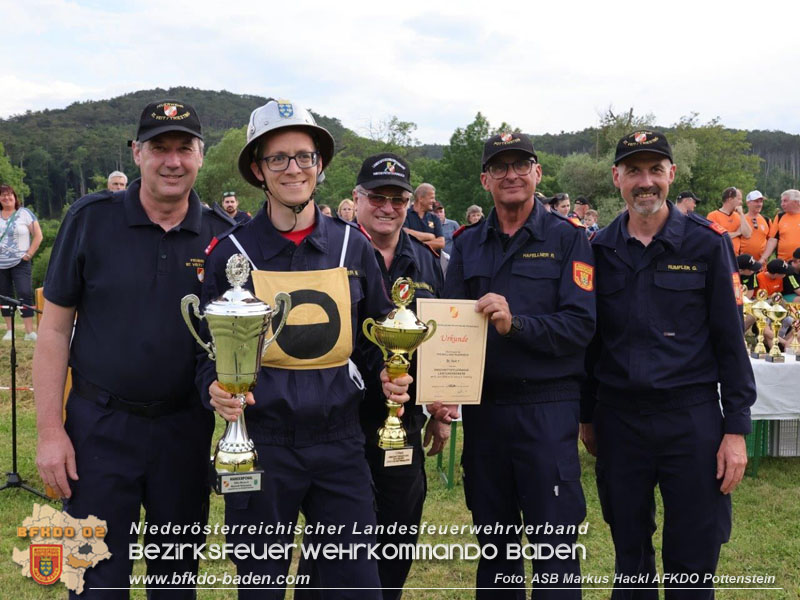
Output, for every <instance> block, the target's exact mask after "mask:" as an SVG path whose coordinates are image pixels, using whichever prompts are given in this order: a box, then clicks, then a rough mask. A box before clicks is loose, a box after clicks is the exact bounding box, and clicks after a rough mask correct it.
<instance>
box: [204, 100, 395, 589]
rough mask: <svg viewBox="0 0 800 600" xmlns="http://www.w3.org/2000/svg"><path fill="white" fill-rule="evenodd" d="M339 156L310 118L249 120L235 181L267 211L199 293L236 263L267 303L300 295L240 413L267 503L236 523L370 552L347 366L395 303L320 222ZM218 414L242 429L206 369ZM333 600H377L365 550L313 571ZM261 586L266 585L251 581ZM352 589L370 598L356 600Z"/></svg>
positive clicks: (230, 506) (360, 238)
mask: <svg viewBox="0 0 800 600" xmlns="http://www.w3.org/2000/svg"><path fill="white" fill-rule="evenodd" d="M332 157H333V138H332V137H331V135H330V134H329V133H328V132H327V131H326V130H325V129H323V128H322V127H319V126H318V125H316V123H315V122H314V119H313V117H312V116H311V114H310V113H309V112H308V111H307V110H305V109H303V108H301V107H299V106H297V105H295V104H292V103H290V102H287V101H278V102H275V101H271V102H269V103H267V104H266V105H264V106H262V107H260V108H258V109H256V110H255V111H253V113H252V115H251V118H250V124H249V126H248V130H247V144H246V145H245V147H244V148H243V149H242V152H241V154H240V156H239V171H240V173H241V174H242V176H243V177H244V178H245V180H247V181H248V183H250V184H252V185H254V186H256V187H259V188H261V189H262V190H263V191H264V194H265V196H266V203H265V206H264V208H262V209H261V211H259V213H258V214H257V215H256V216H255V217H254V218H253V220H252V221H250V222H249V223H247V224H245V225H243V226H241V227H238V228H236V229H234V231H233V232H232V233H229V234H228V235H226V236H224V238H223V239H222V240H221V241H220V242H219V243H218V244H217V245H216V246H215V248H213V249H212V250H211V252H210V254H209V258H208V269H207V275H206V279H205V283H204V285H203V296H202V297H203V300H202V302H203V304H205V303H206V302H209V301H211V300H213V299H214V298H216V297H218V296H220V295H221V294H222V293H223V292H224V291H225V290H226V289H227V288H228V287H229V284H228V282H227V280H226V278H225V264H226V262H227V260H228V258H229V257H230V256H231V255H232V254H235V253H237V252H238V253H242V254H244V255H245V256H246V257H247V258H248V259H249V260H250V262H251V264H252V266H253V267H254V270H253V272H251V280H250V281H249V282H248V285H249V286H250V287H251V289H253V290H254V292H255V293H256V295H257V296H259V297H260V298H263V299H264V300H265V301H267V302H272V299H273V298H274V297H275V294H276V293H277V292H278V291H285V292H288V293H289V294H290V295H291V296H292V309H291V311H290V313H289V316H288V319H287V322H286V326H285V327H284V328H283V330H282V332H281V334H280V335H279V336H278V338H277V339H276V341H275V343H274V344H272V345H270V346H269V348H268V350H267V353H266V355H265V358H264V360H263V361H262V365H263V366H262V368H261V370H260V372H259V377H258V382H257V384H256V387H255V389H254V390H253V393H252V394H248V403H249V404H251V405H252V406H250V407H248V408H247V410H246V411H245V419H246V422H247V429H248V432H249V434H250V436H251V438H252V439H253V441H254V442H255V445H256V450H257V452H258V456H259V461H260V463H261V465H262V466H263V467H264V470H265V473H264V475H263V489H262V490H261V491H260V492H252V493H237V494H229V495H227V496H226V498H225V500H226V503H225V507H226V508H225V519H226V523H227V524H228V525H254V526H259V525H261V524H267V525H270V526H275V525H286V524H291V523H296V521H297V517H298V512H299V511H300V510H301V509H302V511H303V513H304V515H305V517H306V521H307V523H309V524H311V525H312V526H316V525H317V524H321V525H324V526H330V528H332V529H333V532H331V531H330V529H328V531H326V532H324V533H319V532H315V533H313V534H312V535H310V536H309V538H310V539H309V540H308V541H309V543H313V544H325V543H334V544H341V545H342V546H343V547H347V545H348V544H350V543H364V544H369V543H371V542H374V539H375V538H374V535H364V534H359V533H356V532H354V528H355V529H356V530H357V531H364V530H365V529H366V528H367V527H370V526H373V528H374V524H375V510H374V499H373V493H372V488H371V483H370V472H369V467H368V466H367V462H366V459H365V457H364V436H363V434H362V432H361V426H360V424H359V403H360V402H361V399H362V397H363V389H364V383H363V380H362V377H361V375H360V373H359V371H358V369H357V368H356V366H355V364H354V363H353V362H352V361H351V360H350V356H351V353H352V347H353V342H354V341H355V339H356V337H357V332H358V331H360V328H361V323H362V321H363V319H364V318H365V317H368V316H371V317H373V318H376V319H382V318H383V317H385V316H386V314H387V313H388V312H389V311H390V310H391V308H392V304H391V302H390V301H389V299H388V296H387V295H386V293H385V292H384V290H383V286H381V285H378V284H377V283H378V282H379V281H381V277H382V275H381V271H380V269H379V267H378V263H377V262H376V260H375V253H374V251H373V249H372V246H371V245H370V243H369V241H368V240H367V238H366V236H364V235H363V233H362V232H361V231H360V230H359V229H358V227H357V226H356V225H352V224H349V223H345V222H343V221H341V220H339V219H328V218H323V216H322V213H321V212H320V211H319V210H318V209H317V207H316V205H315V203H314V202H313V193H314V190H315V187H316V184H317V181H318V178H319V177H320V176H321V174H322V169H323V167H325V166H327V164H329V162H330V160H331V158H332ZM380 377H381V381H382V389H383V394H384V397H386V396H389V397H391V398H392V399H393V400H396V401H399V402H405V401H407V400H408V394H407V388H408V383H409V382H410V381H411V377H410V376H408V375H406V376H403V377H402V378H398V379H396V380H395V381H394V382H390V381H389V379H388V377H387V376H386V374H385V371H383V372H381V373H380ZM198 378H199V383H200V388H201V390H205V391H206V393H207V394H210V399H209V401H210V405H211V406H212V407H213V408H214V409H215V410H216V411H217V412H218V413H219V414H221V415H222V416H223V417H225V418H227V419H229V420H234V419H235V418H236V417H237V416H238V414H239V411H240V410H241V408H240V407H239V405H238V402H237V401H236V400H235V399H234V398H232V397H231V396H230V394H227V393H225V392H224V391H223V390H222V389H221V388H220V387H219V384H218V383H217V382H216V381H214V379H215V375H214V365H213V364H212V363H211V362H210V361H208V360H206V361H205V362H204V363H203V364H202V365H201V368H200V372H199V374H198ZM294 535H295V532H294V530H289V531H286V530H283V531H264V532H261V531H256V532H250V531H247V532H234V533H231V534H230V535H228V542H230V543H234V544H237V543H245V544H250V543H253V544H256V546H259V547H260V546H261V545H262V544H263V543H264V542H265V541H266V542H267V543H292V542H293V540H294ZM235 562H236V566H237V569H238V572H239V573H240V574H242V575H244V574H246V573H256V574H262V575H266V574H269V575H272V576H273V581H276V579H275V578H276V577H277V576H279V575H283V574H285V573H286V572H287V570H288V567H289V562H290V561H289V559H288V557H285V558H280V559H276V560H272V559H265V558H264V557H261V558H259V557H255V556H250V557H241V558H240V557H237V558H236V559H235ZM317 566H318V569H319V573H320V584H321V587H323V588H325V589H326V592H325V598H355V597H357V598H379V597H380V591H379V589H378V588H379V587H380V582H379V579H378V570H377V564H376V562H375V561H374V560H372V559H370V557H369V556H368V555H367V554H366V553H365V552H359V553H358V554H357V557H356V558H355V559H348V558H342V559H336V560H322V559H320V560H319V561H318V563H317ZM255 585H256V587H258V584H257V583H255ZM282 587H285V586H281V587H276V588H274V589H273V590H268V591H264V590H263V589H257V590H256V589H247V588H245V587H240V589H239V596H240V597H251V596H252V597H258V598H264V597H270V598H272V597H274V598H282V597H283V595H284V589H282ZM353 588H373V589H372V590H366V589H365V590H361V591H356V590H354V589H353Z"/></svg>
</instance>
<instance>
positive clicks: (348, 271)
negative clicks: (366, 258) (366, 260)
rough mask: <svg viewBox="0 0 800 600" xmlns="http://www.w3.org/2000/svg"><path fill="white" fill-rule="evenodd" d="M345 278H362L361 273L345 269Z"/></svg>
mask: <svg viewBox="0 0 800 600" xmlns="http://www.w3.org/2000/svg"><path fill="white" fill-rule="evenodd" d="M347 276H348V277H363V274H362V273H361V271H359V270H357V269H347Z"/></svg>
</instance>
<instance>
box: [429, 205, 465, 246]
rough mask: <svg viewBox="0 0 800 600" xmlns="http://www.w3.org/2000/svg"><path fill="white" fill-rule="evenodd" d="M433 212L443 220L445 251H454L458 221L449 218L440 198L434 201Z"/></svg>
mask: <svg viewBox="0 0 800 600" xmlns="http://www.w3.org/2000/svg"><path fill="white" fill-rule="evenodd" d="M433 212H434V214H435V215H436V216H437V217H439V220H440V221H441V222H442V234H443V235H444V251H445V252H447V254H448V255H450V254H452V253H453V233H455V231H456V229H458V228H459V224H458V221H455V220H453V219H448V218H447V215H445V209H444V206H443V205H442V204H441V202H439V201H438V200H436V201H434V203H433Z"/></svg>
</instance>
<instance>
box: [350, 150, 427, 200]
mask: <svg viewBox="0 0 800 600" xmlns="http://www.w3.org/2000/svg"><path fill="white" fill-rule="evenodd" d="M356 185H360V186H361V187H363V188H364V189H365V190H374V189H375V188H379V187H381V186H383V185H393V186H395V187H399V188H403V189H404V190H406V191H409V192H413V191H414V188H413V187H412V186H411V167H409V166H408V163H407V162H406V161H405V160H403V159H402V158H400V157H399V156H397V155H396V154H392V153H391V152H383V153H381V154H375V155H374V156H370V157H367V158H366V159H365V160H364V162H363V163H362V164H361V170H360V171H359V172H358V177H357V178H356Z"/></svg>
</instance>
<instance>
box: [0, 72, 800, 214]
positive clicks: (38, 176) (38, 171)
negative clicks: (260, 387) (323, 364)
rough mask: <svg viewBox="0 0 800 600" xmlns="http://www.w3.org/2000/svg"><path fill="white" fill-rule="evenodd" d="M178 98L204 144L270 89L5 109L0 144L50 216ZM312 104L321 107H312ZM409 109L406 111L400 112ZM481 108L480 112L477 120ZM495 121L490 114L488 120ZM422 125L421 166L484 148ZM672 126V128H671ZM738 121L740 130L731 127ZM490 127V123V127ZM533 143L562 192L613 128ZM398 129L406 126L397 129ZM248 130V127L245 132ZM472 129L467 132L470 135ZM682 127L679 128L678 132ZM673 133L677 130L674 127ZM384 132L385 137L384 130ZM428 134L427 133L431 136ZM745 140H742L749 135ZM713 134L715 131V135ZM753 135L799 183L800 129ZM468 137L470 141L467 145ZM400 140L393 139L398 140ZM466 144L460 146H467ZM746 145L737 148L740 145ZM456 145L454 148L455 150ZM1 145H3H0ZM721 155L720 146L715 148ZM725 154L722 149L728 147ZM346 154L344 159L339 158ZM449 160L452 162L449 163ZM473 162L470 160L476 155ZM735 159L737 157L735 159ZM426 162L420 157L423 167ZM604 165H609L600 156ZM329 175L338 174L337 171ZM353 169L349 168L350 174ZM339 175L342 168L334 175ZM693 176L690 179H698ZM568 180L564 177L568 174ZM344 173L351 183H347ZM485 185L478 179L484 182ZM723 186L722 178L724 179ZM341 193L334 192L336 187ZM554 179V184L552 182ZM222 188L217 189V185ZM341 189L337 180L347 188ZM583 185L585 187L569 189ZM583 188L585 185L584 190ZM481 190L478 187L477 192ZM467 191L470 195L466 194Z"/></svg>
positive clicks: (413, 145)
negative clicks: (572, 169) (153, 106)
mask: <svg viewBox="0 0 800 600" xmlns="http://www.w3.org/2000/svg"><path fill="white" fill-rule="evenodd" d="M168 98H174V99H179V100H183V101H186V102H188V103H190V104H192V105H193V106H194V107H195V108H197V111H198V112H199V113H200V117H201V120H202V122H203V127H204V136H205V140H206V150H207V151H208V150H209V149H210V148H211V147H212V146H214V145H215V144H216V143H217V142H219V141H220V140H221V139H222V137H223V135H224V134H225V133H226V132H227V131H229V130H231V129H233V128H238V129H241V128H243V126H244V125H245V123H247V120H248V118H249V116H250V112H251V111H252V110H253V108H255V107H257V106H260V105H262V104H264V103H265V102H266V101H267V100H268V99H267V98H264V97H261V96H253V95H242V94H234V93H231V92H227V91H209V90H199V89H195V88H188V87H176V88H170V89H158V88H157V89H151V90H141V91H138V92H133V93H130V94H125V95H123V96H118V97H116V98H111V99H109V100H100V101H89V102H76V103H74V104H72V105H70V106H68V107H67V108H65V109H59V110H44V111H39V112H31V111H28V112H27V113H25V114H23V115H17V116H14V117H11V118H9V119H0V144H2V145H3V146H4V148H5V154H6V155H7V156H8V158H9V159H10V162H11V164H13V165H14V166H17V167H22V168H23V169H24V183H25V185H27V186H28V188H29V191H28V193H27V194H26V198H25V200H26V203H28V204H29V205H31V206H33V208H34V210H35V211H36V213H37V214H38V215H39V216H40V217H43V218H48V217H55V218H58V217H59V216H60V214H61V211H62V208H63V206H64V204H65V203H70V202H72V201H73V200H74V199H76V198H78V197H80V196H81V195H83V194H84V193H86V192H87V191H88V190H90V189H93V188H97V187H98V186H100V185H102V182H103V181H104V179H105V176H106V175H107V174H108V173H110V172H111V171H113V170H116V169H119V170H122V171H124V172H126V173H127V174H128V175H129V176H131V177H135V176H137V173H138V169H137V168H136V167H135V165H134V164H133V161H132V159H131V153H130V149H129V148H128V140H130V139H132V138H133V137H134V135H135V133H136V125H137V122H138V118H139V115H140V113H141V110H142V108H143V107H144V106H145V105H146V104H147V103H148V102H152V101H154V100H161V99H168ZM310 108H312V109H313V108H314V107H310ZM314 114H315V117H316V118H317V119H318V122H319V123H320V124H321V125H323V126H324V127H326V128H327V129H328V130H329V131H330V132H331V133H332V134H333V136H334V138H335V139H336V146H337V149H338V150H342V156H343V158H344V157H348V158H347V159H348V160H350V162H353V161H355V162H353V165H355V166H352V165H350V166H352V169H350V170H357V164H356V163H357V162H358V160H360V159H361V158H363V155H364V152H366V151H367V150H368V149H375V148H373V146H374V144H373V145H370V143H369V140H367V139H366V138H363V137H361V136H359V135H358V134H356V133H355V132H353V131H350V130H348V129H346V128H345V127H343V126H342V123H341V122H340V121H339V120H338V119H337V118H335V117H328V116H323V115H319V114H317V113H314ZM402 117H403V115H400V119H402ZM481 118H482V117H480V114H479V116H478V119H477V120H476V123H477V122H478V121H480V119H481ZM487 126H488V124H487ZM415 128H416V126H415V125H414V124H413V123H410V122H405V121H400V120H399V119H398V118H397V117H393V119H392V121H391V122H390V123H389V130H388V133H389V135H388V140H389V141H394V142H397V143H399V146H397V148H398V150H400V151H402V152H404V153H406V154H407V156H408V158H409V159H410V160H412V162H414V163H415V170H416V171H417V172H418V173H420V174H422V175H427V176H432V175H433V174H434V173H435V172H436V171H435V164H434V163H439V162H441V159H442V158H443V157H444V158H445V159H446V160H450V162H451V163H457V162H458V161H457V160H456V158H455V155H454V154H453V150H454V148H455V147H454V146H453V144H454V143H455V144H461V145H462V146H464V148H470V149H471V150H470V152H472V151H475V152H478V153H479V152H480V150H479V148H478V147H477V146H476V148H474V149H472V147H471V146H470V143H471V142H467V140H468V139H469V138H470V135H474V134H477V133H478V129H476V128H475V123H473V125H469V126H467V127H466V128H465V129H459V130H457V131H456V132H455V133H454V137H453V139H451V144H450V145H437V144H421V145H420V144H419V142H417V141H416V140H414V139H413V135H412V134H413V132H414V129H415ZM666 131H667V133H669V134H671V133H672V130H671V129H667V130H666ZM728 131H732V130H728ZM386 133H387V132H380V131H376V132H374V133H371V134H370V135H371V136H372V137H374V139H375V140H379V139H383V138H385V137H386V136H385V135H384V134H386ZM484 133H485V132H484ZM531 133H532V137H533V139H534V144H535V146H536V148H537V149H538V150H539V151H540V153H549V154H550V155H553V156H554V157H556V158H554V159H551V160H550V162H551V163H552V164H548V165H545V166H546V167H547V169H548V173H547V174H548V175H550V176H551V177H550V179H551V182H550V184H549V186H548V185H545V182H543V183H542V187H543V191H545V192H548V193H554V191H555V190H556V189H561V188H564V189H566V187H569V186H565V184H566V183H569V181H568V180H566V179H565V178H564V177H558V178H557V177H556V175H557V174H558V171H559V170H558V164H559V163H558V160H556V159H557V157H566V156H569V155H572V154H584V155H588V156H587V158H588V157H589V156H591V157H593V158H594V159H598V160H600V159H602V158H603V155H604V154H606V153H607V152H608V150H609V148H608V140H606V139H604V138H605V137H607V135H606V133H607V132H606V133H604V132H603V130H602V129H601V128H600V127H588V128H586V129H584V130H582V131H577V132H561V133H558V134H537V133H536V132H531ZM398 134H399V135H398ZM242 135H243V134H242ZM465 136H466V137H465ZM676 137H678V138H679V137H680V136H676ZM670 139H673V138H672V137H671V138H670ZM453 140H455V142H454V141H453ZM384 141H386V140H385V139H384ZM423 141H424V140H423ZM743 141H744V140H743ZM708 142H709V143H711V142H713V140H711V139H709V140H708ZM746 142H749V146H747V144H746V147H743V148H742V151H743V152H744V153H745V154H747V155H751V154H755V155H757V156H759V157H760V159H761V161H760V163H759V165H758V166H756V167H755V170H756V172H754V173H753V176H754V178H753V179H752V180H751V181H750V183H754V184H755V185H756V186H758V188H759V189H761V191H762V192H764V193H765V194H766V195H767V196H768V197H772V198H775V196H776V194H779V193H780V191H781V190H783V189H787V188H789V187H796V186H797V185H798V182H800V136H798V135H793V134H788V133H784V132H780V131H777V132H775V131H748V132H746ZM465 144H466V145H465ZM392 147H394V146H392ZM698 147H699V148H700V150H701V152H700V154H699V155H698V157H697V159H696V162H697V165H695V169H694V170H695V172H696V173H699V172H700V171H701V170H702V168H703V164H702V162H703V160H704V158H706V157H707V156H708V157H710V156H712V154H709V153H708V151H707V149H708V148H709V147H710V146H708V144H707V143H706V142H704V141H703V140H702V139H700V146H698ZM464 148H462V150H463V149H464ZM737 151H738V150H737ZM448 152H450V153H451V156H449V158H448V156H447V153H448ZM0 154H2V152H0ZM714 156H717V155H716V154H714ZM719 156H723V155H722V154H721V155H719ZM420 159H430V161H433V162H430V161H429V162H428V163H425V162H424V160H423V161H422V162H420V163H418V162H416V161H418V160H420ZM339 162H341V161H339ZM448 164H449V163H448ZM469 164H470V165H471V164H472V163H469ZM731 164H733V163H731ZM417 165H421V167H419V168H418V167H417ZM602 168H603V172H604V173H605V172H607V170H608V169H607V166H606V165H605V164H603V165H602ZM330 175H331V176H332V175H334V174H333V173H330ZM350 175H351V174H350V173H349V171H348V173H347V177H350ZM329 178H330V179H332V180H334V179H335V178H334V177H329ZM345 179H347V178H343V183H342V185H341V186H339V187H341V188H342V189H343V190H344V189H345V188H346V187H347V186H350V185H352V181H350V179H347V180H346V181H345ZM695 179H697V177H696V176H695V177H693V178H692V180H691V181H690V182H688V183H691V184H693V185H698V186H699V184H698V183H697V182H696V181H695ZM562 180H564V181H562ZM345 183H346V185H345ZM476 185H477V184H476ZM726 185H730V183H726V182H723V181H719V182H713V185H708V186H706V187H708V190H704V191H706V193H707V194H711V193H712V191H713V194H715V195H716V193H717V192H718V191H719V190H717V188H720V189H722V188H724V187H725V186H726ZM720 186H722V187H720ZM329 188H331V191H330V194H331V196H332V197H333V196H334V195H335V194H334V192H333V191H332V189H333V188H332V186H331V185H329ZM549 188H553V189H549ZM214 191H215V192H218V191H219V190H216V189H215V190H214ZM340 191H341V190H338V188H337V190H336V194H339V193H340ZM456 191H457V190H453V200H454V201H456V202H460V201H461V200H462V199H463V200H464V201H465V202H466V201H468V200H469V198H467V196H465V195H464V193H463V190H462V191H460V192H458V193H456ZM569 191H578V190H571V189H570V190H569ZM583 193H587V192H586V191H583ZM476 194H478V195H479V197H481V198H482V193H481V191H480V189H478V191H477V192H476ZM462 197H463V198H462Z"/></svg>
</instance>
